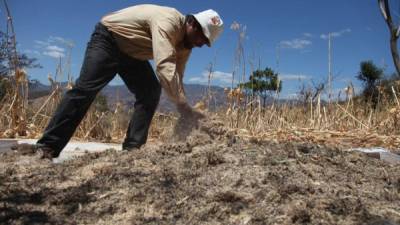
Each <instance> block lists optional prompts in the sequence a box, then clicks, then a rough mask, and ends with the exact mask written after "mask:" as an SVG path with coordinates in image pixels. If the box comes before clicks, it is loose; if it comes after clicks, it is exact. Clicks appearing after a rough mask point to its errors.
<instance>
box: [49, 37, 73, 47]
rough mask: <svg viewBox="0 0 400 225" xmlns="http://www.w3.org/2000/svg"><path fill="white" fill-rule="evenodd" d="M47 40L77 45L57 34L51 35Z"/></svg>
mask: <svg viewBox="0 0 400 225" xmlns="http://www.w3.org/2000/svg"><path fill="white" fill-rule="evenodd" d="M47 40H48V42H49V43H59V44H63V45H66V46H71V47H73V46H74V45H75V44H74V42H73V41H71V40H68V39H65V38H62V37H57V36H50V37H49V38H48V39H47Z"/></svg>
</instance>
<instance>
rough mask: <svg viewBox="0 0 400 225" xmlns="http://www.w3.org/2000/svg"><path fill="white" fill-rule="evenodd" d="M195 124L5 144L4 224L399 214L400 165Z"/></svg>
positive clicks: (0, 183) (350, 219) (346, 219)
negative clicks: (89, 144) (182, 135)
mask: <svg viewBox="0 0 400 225" xmlns="http://www.w3.org/2000/svg"><path fill="white" fill-rule="evenodd" d="M199 127H200V129H199V130H191V131H190V132H189V133H187V136H186V140H182V141H180V142H172V141H171V142H169V141H168V140H166V141H164V142H162V143H151V144H148V145H146V146H145V147H142V148H141V149H140V150H137V151H134V152H127V153H123V152H117V151H111V150H110V151H106V152H102V153H93V154H87V155H84V156H81V157H79V158H76V159H73V160H69V161H66V162H63V163H60V164H53V163H51V162H50V161H45V160H40V159H37V158H35V157H33V156H31V155H29V154H27V152H28V153H29V151H27V152H25V153H20V152H8V153H3V154H1V155H0V224H399V223H400V176H399V174H400V166H399V165H387V164H385V163H384V162H382V161H380V160H378V159H373V158H368V157H367V156H365V155H363V154H361V153H356V152H347V151H344V149H341V147H340V146H336V147H332V146H324V145H317V144H312V143H296V142H291V143H289V142H287V143H274V142H270V141H262V140H259V139H257V140H255V139H254V140H252V139H250V140H247V139H244V138H240V137H238V136H237V135H236V134H235V132H233V131H230V130H229V129H227V128H225V127H224V126H223V125H222V124H221V123H220V122H219V121H217V120H211V121H209V122H207V123H203V124H202V125H199ZM171 140H173V138H171Z"/></svg>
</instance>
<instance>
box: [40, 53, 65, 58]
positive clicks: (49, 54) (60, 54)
mask: <svg viewBox="0 0 400 225" xmlns="http://www.w3.org/2000/svg"><path fill="white" fill-rule="evenodd" d="M43 55H47V56H50V57H52V58H57V59H58V58H63V57H65V54H64V53H62V52H57V51H47V52H43Z"/></svg>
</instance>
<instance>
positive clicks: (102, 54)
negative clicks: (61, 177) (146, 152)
mask: <svg viewBox="0 0 400 225" xmlns="http://www.w3.org/2000/svg"><path fill="white" fill-rule="evenodd" d="M117 73H118V74H119V76H120V77H121V78H122V80H123V81H124V83H125V85H126V86H127V87H128V89H129V90H130V91H131V92H132V93H133V94H135V97H136V102H135V110H134V113H133V115H132V118H131V120H130V122H129V127H128V130H127V132H126V137H125V140H124V142H123V146H122V147H123V148H132V147H140V146H141V145H143V144H144V143H146V140H147V135H148V131H149V127H150V123H151V120H152V118H153V115H154V112H155V110H156V108H157V105H158V102H159V99H160V95H161V86H160V83H159V81H158V79H157V77H156V75H155V73H154V71H153V68H152V67H151V65H150V63H149V62H148V61H141V60H137V59H134V58H132V57H129V56H127V55H125V54H123V53H122V52H121V51H120V50H119V48H118V46H117V44H116V42H115V39H114V38H113V35H112V33H111V32H110V31H108V30H107V28H106V27H105V26H104V25H102V24H100V23H99V24H97V25H96V28H95V30H94V32H93V34H92V36H91V39H90V41H89V43H88V45H87V49H86V53H85V59H84V62H83V65H82V69H81V72H80V76H79V78H78V79H77V80H76V83H75V86H74V87H73V88H72V89H71V90H69V91H67V92H66V93H65V95H64V96H63V99H62V100H61V102H60V104H59V105H58V107H57V109H56V111H55V113H54V115H53V117H52V118H51V120H50V122H49V124H48V126H47V128H46V130H45V131H44V133H43V136H42V137H41V139H39V141H38V143H37V144H38V145H44V146H47V147H50V148H52V149H53V150H54V151H56V154H55V155H56V156H58V155H59V154H60V152H61V151H62V149H63V148H64V147H65V145H66V144H67V143H68V141H69V140H70V139H71V137H72V135H73V134H74V132H75V130H76V128H77V127H78V125H79V123H80V122H81V121H82V119H83V117H84V116H85V114H86V112H87V111H88V109H89V107H90V105H91V103H92V102H93V100H94V99H95V97H96V95H97V93H98V92H99V91H100V90H101V89H102V88H103V87H104V86H106V85H107V84H108V83H109V82H110V81H111V80H112V79H113V78H114V77H115V76H116V74H117Z"/></svg>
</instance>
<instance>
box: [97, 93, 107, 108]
mask: <svg viewBox="0 0 400 225" xmlns="http://www.w3.org/2000/svg"><path fill="white" fill-rule="evenodd" d="M94 107H95V109H96V110H98V111H99V112H107V111H108V110H109V109H108V103H107V96H105V95H103V94H101V93H99V94H98V95H97V96H96V99H95V100H94Z"/></svg>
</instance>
